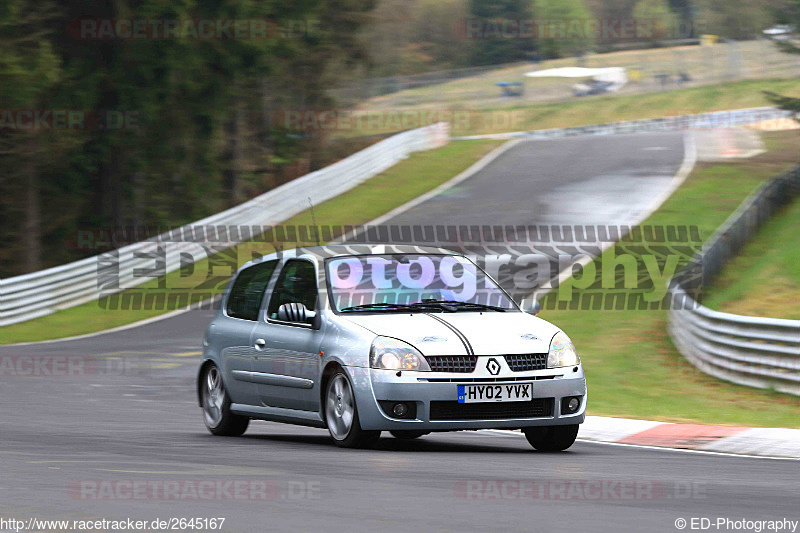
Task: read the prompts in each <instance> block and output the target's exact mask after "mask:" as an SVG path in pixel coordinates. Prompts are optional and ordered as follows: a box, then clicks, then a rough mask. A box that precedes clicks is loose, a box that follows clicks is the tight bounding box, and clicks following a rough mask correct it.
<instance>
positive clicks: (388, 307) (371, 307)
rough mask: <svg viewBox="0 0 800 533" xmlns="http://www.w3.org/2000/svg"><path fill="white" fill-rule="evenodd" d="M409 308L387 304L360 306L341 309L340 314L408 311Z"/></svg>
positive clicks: (403, 305)
mask: <svg viewBox="0 0 800 533" xmlns="http://www.w3.org/2000/svg"><path fill="white" fill-rule="evenodd" d="M408 308H409V306H407V305H405V304H388V303H374V304H362V305H354V306H352V307H345V308H344V309H341V312H342V313H345V312H353V311H380V310H384V309H385V310H387V311H394V310H397V309H408Z"/></svg>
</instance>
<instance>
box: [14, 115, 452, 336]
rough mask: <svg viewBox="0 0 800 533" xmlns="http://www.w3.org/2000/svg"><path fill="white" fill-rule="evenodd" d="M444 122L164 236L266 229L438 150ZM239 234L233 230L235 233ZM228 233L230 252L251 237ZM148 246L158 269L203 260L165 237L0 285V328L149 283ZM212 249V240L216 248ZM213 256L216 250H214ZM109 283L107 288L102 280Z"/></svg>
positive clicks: (199, 252)
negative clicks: (161, 251)
mask: <svg viewBox="0 0 800 533" xmlns="http://www.w3.org/2000/svg"><path fill="white" fill-rule="evenodd" d="M449 131H450V125H449V124H448V123H446V122H440V123H437V124H432V125H430V126H424V127H421V128H417V129H414V130H409V131H405V132H403V133H399V134H397V135H394V136H392V137H389V138H388V139H385V140H383V141H380V142H378V143H376V144H374V145H372V146H370V147H368V148H366V149H364V150H361V151H360V152H357V153H355V154H353V155H351V156H349V157H347V158H345V159H342V160H341V161H337V162H336V163H334V164H332V165H330V166H328V167H325V168H322V169H320V170H316V171H314V172H311V173H310V174H306V175H305V176H302V177H300V178H297V179H295V180H292V181H290V182H289V183H286V184H284V185H281V186H279V187H276V188H275V189H272V190H270V191H268V192H266V193H264V194H262V195H260V196H257V197H255V198H253V199H252V200H249V201H247V202H244V203H242V204H240V205H238V206H235V207H232V208H230V209H228V210H226V211H223V212H221V213H217V214H215V215H212V216H209V217H207V218H204V219H202V220H198V221H197V222H194V223H192V224H188V225H186V226H183V227H181V228H176V229H175V230H174V231H170V232H169V233H170V234H172V233H176V234H187V233H191V232H192V231H193V228H198V227H199V228H203V227H224V228H230V227H246V226H251V227H252V226H256V227H262V228H263V227H269V226H271V225H275V224H278V223H280V222H282V221H285V220H287V219H289V218H291V217H292V216H294V215H296V214H298V213H300V212H302V211H304V210H306V209H308V207H309V201H311V202H313V205H319V204H321V203H322V202H325V201H326V200H329V199H331V198H333V197H335V196H338V195H339V194H342V193H344V192H346V191H348V190H350V189H352V188H354V187H356V186H357V185H360V184H361V183H363V182H364V181H366V180H368V179H370V178H372V177H374V176H376V175H378V174H380V173H381V172H383V171H384V170H386V169H388V168H390V167H392V166H393V165H395V164H396V163H398V162H399V161H401V160H403V159H405V158H406V157H408V155H409V154H411V153H412V152H418V151H422V150H428V149H431V148H436V147H438V146H442V145H444V144H446V143H447V142H448V141H449ZM235 233H239V232H235ZM244 233H246V232H242V233H241V234H239V235H235V234H233V233H231V232H228V233H227V234H228V241H227V242H226V244H227V245H228V247H230V246H234V245H236V244H238V243H240V242H243V241H246V240H248V238H249V237H252V236H254V235H252V234H250V235H245V234H244ZM153 240H157V241H158V242H159V243H163V245H164V246H166V247H168V251H169V252H170V253H168V254H166V256H165V264H164V265H162V266H161V268H160V269H159V271H163V272H165V273H166V272H172V271H174V270H176V269H178V268H180V267H181V266H183V265H186V261H187V259H186V258H187V257H191V258H192V261H198V260H201V259H204V258H206V257H208V255H209V253H208V249H207V247H203V244H204V242H203V240H200V241H199V242H198V241H194V242H186V240H184V239H178V240H176V239H173V238H170V235H168V234H163V235H161V236H159V237H157V238H156V239H151V240H149V241H142V242H137V243H134V244H131V245H128V246H124V247H121V248H119V249H117V250H115V251H114V252H113V259H114V260H113V262H112V263H113V264H105V263H107V261H105V260H104V258H103V257H101V256H92V257H87V258H85V259H81V260H79V261H75V262H73V263H68V264H65V265H60V266H57V267H53V268H48V269H46V270H40V271H38V272H32V273H30V274H24V275H22V276H16V277H13V278H8V279H3V280H0V326H6V325H9V324H15V323H18V322H24V321H26V320H31V319H33V318H37V317H41V316H44V315H47V314H50V313H53V312H55V311H58V310H61V309H66V308H69V307H74V306H76V305H80V304H82V303H86V302H90V301H93V300H97V299H98V298H99V297H100V296H101V295H108V294H109V293H113V292H114V291H115V289H114V286H115V285H116V286H118V287H119V289H117V292H120V291H122V290H125V289H126V288H130V287H132V286H135V285H138V284H142V283H144V282H146V281H150V279H151V278H148V277H143V276H142V275H141V272H142V271H143V269H148V268H150V269H152V268H153V264H154V259H156V260H157V258H154V257H153V254H152V248H153ZM216 244H218V242H217V241H215V245H216ZM215 251H217V250H215ZM109 280H113V281H112V282H110V283H109V282H108V281H109Z"/></svg>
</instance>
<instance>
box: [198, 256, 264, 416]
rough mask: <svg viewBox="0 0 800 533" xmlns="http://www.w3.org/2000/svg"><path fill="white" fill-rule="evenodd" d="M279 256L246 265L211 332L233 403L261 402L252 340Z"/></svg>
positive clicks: (248, 403) (252, 403) (237, 277)
mask: <svg viewBox="0 0 800 533" xmlns="http://www.w3.org/2000/svg"><path fill="white" fill-rule="evenodd" d="M277 265H278V260H277V259H275V260H272V261H266V262H263V263H258V264H255V265H252V266H250V267H248V268H245V269H243V270H242V271H240V272H239V274H238V275H237V276H236V280H235V281H234V282H233V284H232V285H231V289H230V292H229V293H228V296H227V298H226V300H225V306H224V308H223V317H222V318H221V319H220V320H215V321H214V324H213V326H212V329H211V334H210V336H211V337H213V338H214V339H215V342H219V343H220V345H219V347H220V351H219V352H220V359H221V361H222V375H223V379H224V380H225V384H226V387H227V389H228V394H229V395H230V397H231V401H232V402H233V403H241V404H246V405H260V404H261V402H260V400H259V397H258V390H257V388H256V385H255V383H253V381H252V379H251V377H252V376H251V375H252V372H253V358H254V357H255V355H256V349H255V347H254V346H253V343H252V342H251V338H252V334H253V328H254V327H255V325H256V323H257V321H258V315H259V310H260V309H261V304H262V301H263V298H264V294H265V292H266V289H267V286H268V284H269V281H270V279H271V277H272V274H273V273H274V271H275V267H276V266H277Z"/></svg>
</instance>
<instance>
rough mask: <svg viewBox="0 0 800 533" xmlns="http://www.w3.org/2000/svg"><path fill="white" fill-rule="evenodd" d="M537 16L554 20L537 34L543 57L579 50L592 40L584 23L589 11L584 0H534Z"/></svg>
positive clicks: (572, 52)
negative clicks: (540, 34) (542, 33)
mask: <svg viewBox="0 0 800 533" xmlns="http://www.w3.org/2000/svg"><path fill="white" fill-rule="evenodd" d="M536 18H537V19H541V20H548V21H555V22H552V23H550V24H548V25H547V26H546V28H545V30H544V33H545V34H544V35H543V36H540V50H541V51H542V54H543V55H545V56H546V57H562V56H569V55H574V54H577V53H582V52H585V51H586V50H587V49H588V48H589V47H590V46H591V44H592V42H593V38H592V35H591V34H590V33H589V32H588V27H587V25H586V21H587V20H589V19H590V18H591V13H590V12H589V8H587V7H586V4H585V3H584V1H583V0H536Z"/></svg>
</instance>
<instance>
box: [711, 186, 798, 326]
mask: <svg viewBox="0 0 800 533" xmlns="http://www.w3.org/2000/svg"><path fill="white" fill-rule="evenodd" d="M798 228H800V201H797V200H795V201H794V202H793V203H792V204H790V205H788V206H786V207H785V208H783V209H782V210H781V211H779V212H778V213H777V214H775V215H774V216H773V217H772V218H771V219H770V220H769V221H767V223H766V224H764V226H763V227H762V228H761V230H760V231H759V232H758V235H756V237H755V238H754V239H753V240H752V241H750V242H749V243H748V244H747V245H746V246H745V247H744V249H743V250H742V252H741V253H740V254H739V255H738V256H736V257H735V258H734V259H733V260H732V261H730V262H729V263H728V264H727V265H725V268H724V269H723V270H722V272H721V273H720V274H719V276H718V277H717V278H715V279H714V280H713V281H712V283H711V285H710V286H709V287H707V288H706V290H705V294H706V299H705V301H704V304H705V305H707V306H708V307H711V308H712V309H717V310H720V311H726V312H728V313H736V314H740V315H754V316H768V317H774V318H789V319H793V320H800V303H798V302H800V238H798V234H797V232H798Z"/></svg>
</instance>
